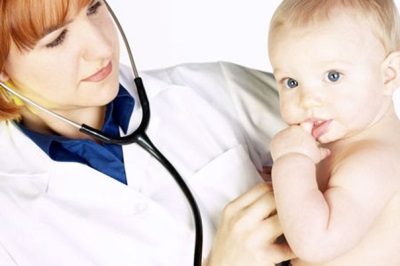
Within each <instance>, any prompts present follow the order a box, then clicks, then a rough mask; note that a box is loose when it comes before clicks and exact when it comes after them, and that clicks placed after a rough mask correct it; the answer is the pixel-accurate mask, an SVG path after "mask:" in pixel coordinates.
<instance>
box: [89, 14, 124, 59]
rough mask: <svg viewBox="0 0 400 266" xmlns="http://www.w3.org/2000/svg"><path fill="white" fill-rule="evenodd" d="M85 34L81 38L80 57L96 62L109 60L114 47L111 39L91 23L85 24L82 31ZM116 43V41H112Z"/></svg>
mask: <svg viewBox="0 0 400 266" xmlns="http://www.w3.org/2000/svg"><path fill="white" fill-rule="evenodd" d="M82 30H84V31H85V33H84V34H83V35H82V36H85V37H83V38H84V39H85V41H83V42H82V43H83V45H84V46H83V51H82V57H83V58H84V59H85V60H87V61H90V60H97V59H104V58H110V57H111V56H112V54H113V49H114V46H113V44H112V41H113V40H112V39H111V38H110V36H108V35H107V34H106V33H105V32H104V31H103V30H102V28H101V27H100V25H96V24H93V23H90V22H88V23H86V24H85V27H84V29H83V28H82ZM114 41H115V42H117V41H118V40H114Z"/></svg>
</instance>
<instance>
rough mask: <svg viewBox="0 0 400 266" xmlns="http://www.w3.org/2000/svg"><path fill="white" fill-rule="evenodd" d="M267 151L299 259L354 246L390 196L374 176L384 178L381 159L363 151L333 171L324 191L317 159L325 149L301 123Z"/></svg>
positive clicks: (329, 256)
mask: <svg viewBox="0 0 400 266" xmlns="http://www.w3.org/2000/svg"><path fill="white" fill-rule="evenodd" d="M365 149H367V148H365ZM360 150H363V148H361V149H360ZM369 151H370V150H369ZM271 152H272V156H273V159H274V166H273V169H272V180H273V186H274V193H275V197H276V205H277V210H278V215H279V217H280V221H281V223H282V228H283V231H284V233H285V236H286V239H287V240H288V242H289V244H290V246H291V248H292V249H293V251H294V253H295V254H296V255H297V256H299V258H301V259H302V260H305V261H310V262H322V261H329V260H331V259H333V258H335V257H338V256H340V255H342V254H343V253H345V252H346V251H348V250H350V249H351V248H353V247H354V246H355V245H356V244H357V243H358V242H359V241H360V239H361V238H362V236H363V235H364V234H365V232H366V231H367V230H368V229H369V227H370V226H371V224H372V222H373V221H374V219H375V217H376V216H377V215H379V211H380V210H381V208H383V205H384V204H385V202H386V200H385V199H384V198H385V197H388V195H391V193H388V192H389V191H387V189H385V188H384V185H383V183H382V182H385V181H383V180H378V179H384V177H383V178H382V175H384V173H383V171H384V169H381V167H379V166H378V164H379V160H376V158H374V160H371V158H368V156H369V157H372V156H371V155H368V156H365V155H364V154H371V152H368V153H367V152H358V154H357V153H356V154H355V155H354V156H353V155H352V156H351V157H349V158H348V160H346V162H345V163H343V164H342V165H341V166H340V168H338V169H335V170H334V173H333V174H334V176H331V180H332V182H331V183H330V185H329V188H328V189H327V190H326V191H325V192H324V193H322V192H321V191H320V190H319V188H318V184H317V180H316V164H317V163H319V162H320V161H321V160H323V159H324V158H325V157H326V156H328V154H329V152H328V151H326V150H324V149H321V148H319V147H318V144H317V142H316V141H315V140H314V139H313V138H312V137H311V135H310V134H309V133H307V132H306V131H305V130H303V129H302V128H301V127H300V126H291V127H289V128H288V129H285V130H284V131H282V132H280V133H279V134H278V135H277V136H276V137H275V138H274V139H273V141H272V144H271ZM362 156H364V157H362ZM360 162H362V163H360ZM367 166H368V167H367ZM378 170H379V172H378ZM388 176H390V174H388ZM377 177H379V178H377ZM386 186H387V184H386ZM385 190H386V191H385ZM382 199H383V200H382Z"/></svg>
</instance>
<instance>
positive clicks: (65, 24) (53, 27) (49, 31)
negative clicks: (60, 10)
mask: <svg viewBox="0 0 400 266" xmlns="http://www.w3.org/2000/svg"><path fill="white" fill-rule="evenodd" d="M71 22H72V19H70V20H66V21H65V22H64V23H62V24H61V25H57V26H50V27H47V28H45V30H44V34H43V36H46V35H48V34H50V33H52V32H53V31H56V30H58V29H60V28H62V27H65V26H67V25H68V24H70V23H71Z"/></svg>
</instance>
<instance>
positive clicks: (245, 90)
mask: <svg viewBox="0 0 400 266" xmlns="http://www.w3.org/2000/svg"><path fill="white" fill-rule="evenodd" d="M128 71H130V70H128ZM142 78H143V82H144V84H145V87H146V89H147V91H148V96H149V99H150V107H151V111H152V113H151V114H152V116H151V122H150V126H149V128H148V135H149V137H150V138H151V139H152V140H153V143H154V144H155V145H157V146H158V147H159V149H160V150H161V151H162V152H163V153H164V155H165V156H166V157H167V158H169V159H170V161H171V162H172V163H173V164H174V165H175V167H176V168H177V170H178V171H179V172H180V173H181V175H182V176H184V178H185V179H186V180H187V182H188V185H189V186H190V187H191V189H192V190H193V193H194V194H195V197H196V199H197V201H198V204H199V206H200V209H201V213H202V218H203V224H204V257H205V256H206V255H207V253H208V251H209V249H210V246H211V244H212V239H213V235H214V233H215V230H216V226H217V224H218V220H219V215H220V212H221V210H222V209H223V207H224V206H225V205H226V204H227V203H228V202H229V201H231V200H232V199H234V198H235V197H237V196H238V195H239V194H241V193H243V192H244V191H246V190H248V189H249V188H250V187H252V186H254V185H255V184H256V183H258V182H260V177H259V175H258V173H257V169H256V167H254V165H256V166H257V168H260V167H261V165H263V164H268V161H269V160H270V157H269V156H268V145H269V140H270V136H271V135H272V134H274V133H275V132H276V131H277V130H279V129H281V128H282V127H283V126H284V124H283V123H282V122H281V121H280V119H279V115H278V114H277V110H278V106H277V104H278V103H277V93H276V91H275V90H274V89H273V84H274V81H273V79H272V77H271V76H270V75H267V74H265V73H261V72H259V71H255V70H251V69H246V68H243V67H239V66H237V65H233V64H228V63H207V64H186V65H181V66H177V67H173V68H169V69H162V70H155V71H149V72H146V73H143V74H142ZM121 82H122V84H123V85H124V86H125V88H127V89H128V90H131V89H132V87H133V86H132V79H131V78H130V77H129V73H128V74H127V70H126V69H125V70H123V69H121ZM94 96H95V95H94ZM134 97H135V98H136V95H134ZM139 116H140V106H139V104H136V106H135V112H134V115H133V119H132V121H133V122H132V123H131V124H132V125H131V127H135V125H136V124H137V123H136V121H137V120H138V117H139ZM123 153H124V160H125V167H126V174H127V180H128V186H126V185H124V184H122V183H119V182H118V181H115V180H114V179H112V178H110V177H108V176H106V175H104V174H102V173H100V172H98V171H96V170H94V169H92V168H90V167H87V166H85V165H82V164H79V163H69V162H55V161H52V160H51V159H49V157H48V156H47V155H46V154H45V153H44V152H43V151H42V150H41V149H39V148H38V147H37V146H36V144H35V143H33V142H32V141H31V140H30V139H29V138H27V137H25V136H24V135H23V134H22V133H21V132H20V131H19V130H18V129H17V128H16V127H15V126H14V125H13V124H12V123H8V124H6V123H2V124H1V125H0V156H1V157H0V158H1V162H0V208H1V209H0V265H3V266H7V265H40V266H45V265H57V266H60V265H66V266H67V265H68V266H71V265H74V266H79V265H85V266H86V265H118V266H119V265H121V266H122V265H140V266H148V265H149V266H150V265H151V266H154V265H163V266H168V265H171V266H177V265H192V264H193V263H192V261H193V247H194V244H193V242H194V232H193V224H192V216H191V212H190V209H189V208H188V205H187V203H186V200H185V198H184V197H183V196H182V193H181V191H180V190H179V188H178V187H177V186H176V184H175V182H174V181H173V179H172V178H171V177H170V175H169V174H168V173H167V172H166V171H165V170H164V169H163V168H162V166H160V164H159V163H158V162H157V161H156V160H154V159H153V158H152V157H151V156H150V155H149V154H147V153H146V152H144V151H143V150H142V149H141V148H140V147H138V146H137V145H136V144H131V145H128V146H124V147H123ZM249 154H250V156H249ZM93 156H96V155H95V154H94V155H93Z"/></svg>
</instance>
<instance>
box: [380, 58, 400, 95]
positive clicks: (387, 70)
mask: <svg viewBox="0 0 400 266" xmlns="http://www.w3.org/2000/svg"><path fill="white" fill-rule="evenodd" d="M382 74H383V82H384V84H385V87H386V89H385V93H386V94H388V95H392V94H393V92H394V91H395V90H397V89H398V88H400V51H399V52H392V53H390V54H389V55H388V56H387V57H386V59H385V60H384V61H383V62H382Z"/></svg>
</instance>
